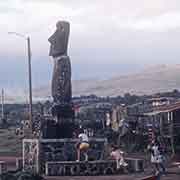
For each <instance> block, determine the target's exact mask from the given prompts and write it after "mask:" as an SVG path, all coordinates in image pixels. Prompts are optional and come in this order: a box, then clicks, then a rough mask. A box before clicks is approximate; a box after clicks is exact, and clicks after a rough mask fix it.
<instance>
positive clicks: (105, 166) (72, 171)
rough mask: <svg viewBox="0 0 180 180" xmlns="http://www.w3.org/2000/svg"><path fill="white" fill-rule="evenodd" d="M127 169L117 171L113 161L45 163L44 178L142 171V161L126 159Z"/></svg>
mask: <svg viewBox="0 0 180 180" xmlns="http://www.w3.org/2000/svg"><path fill="white" fill-rule="evenodd" d="M126 162H128V167H126V168H123V167H122V168H120V169H118V170H117V168H116V162H115V161H113V160H108V161H105V160H99V161H87V162H76V161H64V162H63V161H61V162H46V164H45V166H46V171H45V174H46V176H97V175H114V174H119V173H121V174H122V173H125V172H126V173H127V172H128V173H133V172H142V171H144V167H143V160H141V159H133V158H127V159H126Z"/></svg>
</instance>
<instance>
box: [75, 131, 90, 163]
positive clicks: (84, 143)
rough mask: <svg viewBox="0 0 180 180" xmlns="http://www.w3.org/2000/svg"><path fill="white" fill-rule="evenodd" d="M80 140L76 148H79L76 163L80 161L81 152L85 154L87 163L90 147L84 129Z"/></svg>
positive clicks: (79, 136)
mask: <svg viewBox="0 0 180 180" xmlns="http://www.w3.org/2000/svg"><path fill="white" fill-rule="evenodd" d="M78 138H79V141H78V143H77V146H76V147H77V160H76V161H80V156H81V152H83V154H84V156H85V161H88V154H87V152H88V149H89V147H90V145H89V138H88V136H87V135H86V134H85V133H84V131H83V130H82V129H81V130H80V133H79V135H78Z"/></svg>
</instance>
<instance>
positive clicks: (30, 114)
mask: <svg viewBox="0 0 180 180" xmlns="http://www.w3.org/2000/svg"><path fill="white" fill-rule="evenodd" d="M8 34H14V35H16V36H19V37H21V38H23V39H25V40H26V42H27V53H28V76H29V79H28V82H29V129H30V131H31V133H32V124H33V111H32V77H31V76H32V75H31V42H30V37H29V36H28V37H27V36H25V35H23V34H20V33H17V32H8Z"/></svg>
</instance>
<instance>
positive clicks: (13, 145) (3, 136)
mask: <svg viewBox="0 0 180 180" xmlns="http://www.w3.org/2000/svg"><path fill="white" fill-rule="evenodd" d="M21 152H22V139H21V138H20V137H18V136H17V135H15V129H13V128H11V129H0V156H10V155H12V156H14V155H15V156H19V155H21Z"/></svg>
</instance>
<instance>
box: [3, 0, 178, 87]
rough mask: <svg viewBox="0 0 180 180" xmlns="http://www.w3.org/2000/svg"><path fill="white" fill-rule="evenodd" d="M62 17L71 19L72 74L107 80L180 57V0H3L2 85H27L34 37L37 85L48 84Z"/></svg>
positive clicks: (34, 65)
mask: <svg viewBox="0 0 180 180" xmlns="http://www.w3.org/2000/svg"><path fill="white" fill-rule="evenodd" d="M58 20H67V21H69V22H70V24H71V33H70V38H69V50H68V52H69V56H70V58H71V62H72V72H73V73H72V78H73V79H108V78H110V77H112V76H118V75H121V74H127V73H134V72H137V71H139V70H141V69H142V68H144V67H148V66H154V65H157V64H178V63H179V59H180V51H179V47H180V1H179V0H133V1H132V0H111V1H110V0H1V1H0V27H1V28H0V34H1V40H0V87H1V86H9V87H18V86H25V87H26V86H27V85H28V84H27V51H26V50H27V47H26V41H25V40H24V39H23V38H20V37H17V36H15V35H11V34H8V32H12V31H13V32H18V33H21V34H24V35H26V36H30V38H31V48H32V76H33V86H34V87H38V86H42V85H46V84H48V83H50V81H51V76H52V68H53V60H52V58H50V57H49V56H48V52H49V43H48V41H47V39H48V37H49V36H50V35H51V34H52V33H53V32H54V30H55V24H56V22H57V21H58Z"/></svg>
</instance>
